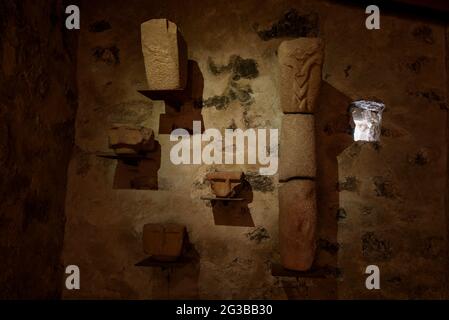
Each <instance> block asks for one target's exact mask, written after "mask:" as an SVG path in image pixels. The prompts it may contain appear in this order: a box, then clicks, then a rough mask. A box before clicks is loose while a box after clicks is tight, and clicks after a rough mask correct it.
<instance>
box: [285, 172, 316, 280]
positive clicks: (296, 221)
mask: <svg viewBox="0 0 449 320" xmlns="http://www.w3.org/2000/svg"><path fill="white" fill-rule="evenodd" d="M316 220H317V207H316V191H315V181H312V180H291V181H288V182H286V183H283V184H282V185H281V187H280V188H279V249H280V255H281V264H282V266H283V267H284V268H286V269H290V270H297V271H305V270H308V269H310V267H311V266H312V263H313V259H314V256H315V249H316V244H315V232H316Z"/></svg>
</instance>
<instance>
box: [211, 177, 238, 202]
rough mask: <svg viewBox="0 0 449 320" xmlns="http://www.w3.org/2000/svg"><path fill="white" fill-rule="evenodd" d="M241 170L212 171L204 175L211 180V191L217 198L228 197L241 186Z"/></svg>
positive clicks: (235, 192) (234, 193) (233, 194)
mask: <svg viewBox="0 0 449 320" xmlns="http://www.w3.org/2000/svg"><path fill="white" fill-rule="evenodd" d="M243 176H244V175H243V172H241V171H230V172H212V173H209V174H207V175H206V178H207V180H209V181H210V182H211V188H212V192H213V193H214V194H215V195H216V196H217V197H219V198H230V197H233V196H235V195H236V194H237V193H238V192H239V191H240V188H241V186H242V182H243Z"/></svg>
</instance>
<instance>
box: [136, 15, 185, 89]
mask: <svg viewBox="0 0 449 320" xmlns="http://www.w3.org/2000/svg"><path fill="white" fill-rule="evenodd" d="M141 37H142V52H143V56H144V61H145V70H146V75H147V81H148V88H149V89H150V90H179V89H184V88H185V86H186V81H187V48H186V44H185V42H184V39H183V38H182V35H181V34H180V33H179V31H178V27H177V26H176V24H174V23H173V22H171V21H168V20H167V19H152V20H148V21H146V22H144V23H142V25H141Z"/></svg>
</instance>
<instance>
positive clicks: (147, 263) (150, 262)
mask: <svg viewBox="0 0 449 320" xmlns="http://www.w3.org/2000/svg"><path fill="white" fill-rule="evenodd" d="M192 261H193V259H192V258H189V257H184V256H181V257H179V258H178V259H176V260H175V261H159V260H156V259H154V258H152V257H148V258H145V259H143V260H142V261H139V262H138V263H136V264H135V266H136V267H146V268H162V269H167V268H175V267H183V266H185V265H187V264H189V263H191V262H192Z"/></svg>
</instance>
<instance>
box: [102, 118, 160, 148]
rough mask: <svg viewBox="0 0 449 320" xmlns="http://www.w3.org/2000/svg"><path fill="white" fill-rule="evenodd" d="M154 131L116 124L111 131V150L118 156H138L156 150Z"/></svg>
mask: <svg viewBox="0 0 449 320" xmlns="http://www.w3.org/2000/svg"><path fill="white" fill-rule="evenodd" d="M155 146H156V144H155V141H154V133H153V130H152V129H149V128H145V127H140V126H133V125H122V124H116V125H114V126H112V127H111V128H110V129H109V148H111V149H114V151H115V153H116V154H137V153H145V152H150V151H153V150H154V149H155Z"/></svg>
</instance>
